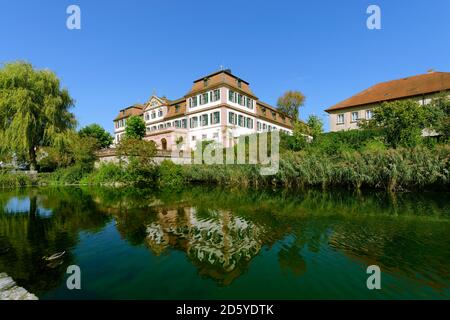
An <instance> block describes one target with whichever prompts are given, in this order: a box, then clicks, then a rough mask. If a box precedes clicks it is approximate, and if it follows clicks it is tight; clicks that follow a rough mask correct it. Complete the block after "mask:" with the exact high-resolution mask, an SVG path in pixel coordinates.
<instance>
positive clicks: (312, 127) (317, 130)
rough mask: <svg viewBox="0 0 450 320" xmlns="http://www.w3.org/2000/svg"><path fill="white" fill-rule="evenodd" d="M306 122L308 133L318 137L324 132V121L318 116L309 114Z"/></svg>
mask: <svg viewBox="0 0 450 320" xmlns="http://www.w3.org/2000/svg"><path fill="white" fill-rule="evenodd" d="M306 124H307V125H308V134H309V135H310V136H312V137H313V138H316V137H318V136H319V135H320V134H321V133H323V121H322V119H320V118H319V117H318V116H315V115H311V116H309V117H308V119H307V120H306Z"/></svg>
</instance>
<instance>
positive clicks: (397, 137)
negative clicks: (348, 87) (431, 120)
mask: <svg viewBox="0 0 450 320" xmlns="http://www.w3.org/2000/svg"><path fill="white" fill-rule="evenodd" d="M426 122H427V121H426V110H425V108H423V107H422V106H421V105H419V104H418V103H417V102H415V101H413V100H398V101H392V102H384V103H383V104H382V105H381V106H379V107H376V108H374V110H373V117H372V119H371V120H370V121H369V122H367V123H362V124H361V126H362V127H363V128H376V127H378V128H381V129H382V130H383V134H384V138H385V142H386V143H387V144H388V145H389V146H391V147H393V148H397V147H414V146H416V145H418V144H419V143H420V141H421V136H422V129H424V128H426Z"/></svg>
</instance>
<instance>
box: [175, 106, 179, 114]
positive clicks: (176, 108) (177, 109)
mask: <svg viewBox="0 0 450 320" xmlns="http://www.w3.org/2000/svg"><path fill="white" fill-rule="evenodd" d="M178 112H180V106H179V105H176V106H175V113H178Z"/></svg>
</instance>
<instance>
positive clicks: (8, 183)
mask: <svg viewBox="0 0 450 320" xmlns="http://www.w3.org/2000/svg"><path fill="white" fill-rule="evenodd" d="M35 184H36V180H35V179H34V177H32V176H29V175H27V174H23V173H6V172H0V188H16V187H25V186H32V185H35Z"/></svg>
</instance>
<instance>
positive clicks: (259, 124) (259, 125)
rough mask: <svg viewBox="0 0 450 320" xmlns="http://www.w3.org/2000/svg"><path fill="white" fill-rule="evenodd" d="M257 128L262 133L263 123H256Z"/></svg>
mask: <svg viewBox="0 0 450 320" xmlns="http://www.w3.org/2000/svg"><path fill="white" fill-rule="evenodd" d="M256 126H257V128H258V131H261V122H259V121H258V122H257V123H256Z"/></svg>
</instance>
